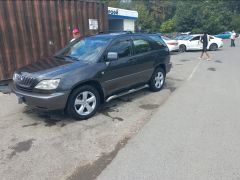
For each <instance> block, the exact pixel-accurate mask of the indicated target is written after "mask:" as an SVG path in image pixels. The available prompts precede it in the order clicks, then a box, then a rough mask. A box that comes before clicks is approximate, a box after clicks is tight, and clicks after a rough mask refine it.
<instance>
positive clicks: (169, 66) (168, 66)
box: [166, 62, 172, 73]
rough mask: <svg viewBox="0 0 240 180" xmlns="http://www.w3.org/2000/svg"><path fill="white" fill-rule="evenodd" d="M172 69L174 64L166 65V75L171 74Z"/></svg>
mask: <svg viewBox="0 0 240 180" xmlns="http://www.w3.org/2000/svg"><path fill="white" fill-rule="evenodd" d="M171 68H172V63H171V62H169V63H167V64H166V73H169V72H170V70H171Z"/></svg>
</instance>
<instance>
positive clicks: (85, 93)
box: [67, 85, 100, 120]
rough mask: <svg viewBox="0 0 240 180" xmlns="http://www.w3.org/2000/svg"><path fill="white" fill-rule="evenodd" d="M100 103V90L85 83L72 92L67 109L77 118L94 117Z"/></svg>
mask: <svg viewBox="0 0 240 180" xmlns="http://www.w3.org/2000/svg"><path fill="white" fill-rule="evenodd" d="M99 104H100V96H99V93H98V91H97V90H96V89H95V88H94V87H92V86H89V85H84V86H82V87H79V88H77V89H76V90H74V91H73V92H72V94H71V95H70V97H69V101H68V106H67V111H68V114H69V115H71V116H72V117H74V118H75V119H76V120H84V119H88V118H90V117H92V116H93V115H94V114H95V113H96V112H97V109H98V107H99Z"/></svg>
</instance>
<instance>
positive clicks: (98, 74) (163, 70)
mask: <svg viewBox="0 0 240 180" xmlns="http://www.w3.org/2000/svg"><path fill="white" fill-rule="evenodd" d="M153 36H154V35H153ZM162 42H163V41H162ZM170 69H171V62H170V55H169V50H168V48H167V46H166V44H164V42H163V43H162V44H160V43H158V42H156V41H155V40H153V39H152V38H150V37H149V34H121V33H115V34H99V35H95V36H90V37H86V38H81V39H77V40H75V41H73V42H71V43H70V44H68V45H67V46H66V47H65V48H63V49H61V50H60V51H59V52H57V53H56V54H55V55H54V56H52V57H49V58H43V59H40V60H39V61H37V62H35V63H33V64H30V65H27V66H25V67H22V68H20V69H18V70H17V71H16V72H15V73H14V75H13V92H14V93H15V94H16V95H17V96H18V100H19V103H22V102H23V103H26V104H27V105H29V106H33V107H36V108H40V109H44V110H58V109H65V110H66V111H67V112H68V114H69V115H71V116H73V117H74V118H75V119H80V120H81V119H88V118H90V117H92V116H93V115H94V114H95V113H96V112H97V110H98V107H99V106H100V104H101V103H104V102H108V101H110V100H112V99H114V98H117V97H120V96H123V95H125V94H128V93H131V92H134V91H137V90H140V89H143V88H147V87H148V88H150V89H151V90H152V91H155V92H156V91H159V90H161V89H162V87H163V85H164V82H165V77H166V74H167V73H168V72H169V71H170Z"/></svg>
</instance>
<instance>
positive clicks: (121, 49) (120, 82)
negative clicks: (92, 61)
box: [103, 39, 136, 95]
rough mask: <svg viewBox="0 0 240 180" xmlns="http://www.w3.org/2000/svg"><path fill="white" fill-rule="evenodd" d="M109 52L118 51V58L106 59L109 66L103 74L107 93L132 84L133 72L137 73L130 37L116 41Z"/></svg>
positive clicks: (109, 93)
mask: <svg viewBox="0 0 240 180" xmlns="http://www.w3.org/2000/svg"><path fill="white" fill-rule="evenodd" d="M108 52H117V53H118V59H117V60H113V61H111V62H108V61H107V60H106V61H107V62H106V64H107V66H108V67H107V68H106V70H105V72H104V76H103V82H104V83H103V86H104V89H105V91H106V92H107V95H111V94H113V93H114V92H116V91H119V90H122V89H125V88H127V87H129V86H131V85H132V82H133V74H135V73H136V68H135V64H134V63H133V61H132V41H131V40H130V39H122V40H118V41H115V42H114V43H113V44H112V45H111V46H110V47H109V48H108V50H107V53H108ZM107 53H106V54H107Z"/></svg>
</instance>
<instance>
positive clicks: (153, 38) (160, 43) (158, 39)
mask: <svg viewBox="0 0 240 180" xmlns="http://www.w3.org/2000/svg"><path fill="white" fill-rule="evenodd" d="M149 37H150V38H151V39H152V40H154V41H156V42H157V43H158V45H160V46H161V47H165V46H166V44H165V42H164V41H163V39H162V38H161V37H159V36H154V35H152V36H149Z"/></svg>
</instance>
